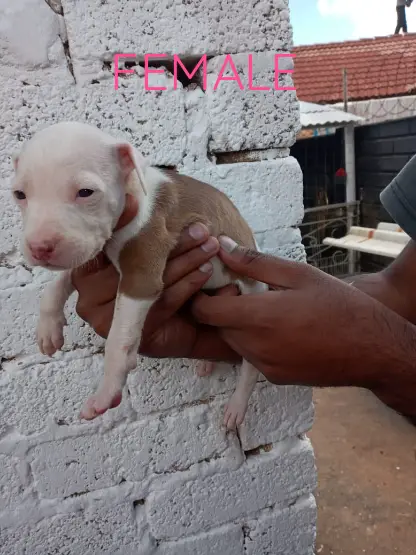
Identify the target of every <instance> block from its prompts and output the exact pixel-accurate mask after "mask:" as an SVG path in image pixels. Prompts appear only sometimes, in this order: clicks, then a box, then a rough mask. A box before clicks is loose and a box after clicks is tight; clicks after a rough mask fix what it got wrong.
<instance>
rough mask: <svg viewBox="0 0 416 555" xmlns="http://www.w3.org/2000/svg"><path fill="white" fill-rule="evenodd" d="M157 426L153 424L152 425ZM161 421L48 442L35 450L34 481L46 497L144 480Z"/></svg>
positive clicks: (50, 497) (86, 491) (41, 493)
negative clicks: (158, 423)
mask: <svg viewBox="0 0 416 555" xmlns="http://www.w3.org/2000/svg"><path fill="white" fill-rule="evenodd" d="M152 426H153V427H152ZM156 426H157V422H153V423H152V424H149V423H146V424H144V423H137V424H132V425H130V426H128V427H127V429H123V428H121V429H116V430H112V431H110V432H109V433H107V434H99V433H98V434H95V435H93V436H90V435H87V436H83V437H74V438H69V439H66V440H60V441H54V442H49V443H44V444H41V445H39V446H38V447H35V448H34V449H33V451H32V453H31V459H32V461H33V462H32V465H31V466H32V472H33V478H34V484H35V486H36V489H37V490H38V491H39V494H40V496H41V497H42V498H47V499H54V498H59V499H62V498H66V497H69V496H71V495H74V494H85V493H88V492H90V491H94V490H98V489H103V488H108V487H110V486H114V485H117V484H120V483H122V482H123V481H126V480H131V481H140V480H143V479H144V477H145V476H146V473H147V467H148V464H149V462H150V460H151V455H150V452H151V441H152V438H154V436H155V433H156V430H155V427H156Z"/></svg>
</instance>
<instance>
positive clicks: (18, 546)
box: [0, 503, 137, 555]
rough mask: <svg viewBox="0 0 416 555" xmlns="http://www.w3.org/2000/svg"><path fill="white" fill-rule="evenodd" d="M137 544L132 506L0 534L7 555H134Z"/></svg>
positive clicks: (117, 506) (69, 516)
mask: <svg viewBox="0 0 416 555" xmlns="http://www.w3.org/2000/svg"><path fill="white" fill-rule="evenodd" d="M22 511H24V508H23V507H22ZM136 541H137V538H136V524H135V520H134V510H133V504H131V503H121V504H120V503H119V504H115V505H114V506H113V507H111V508H109V507H94V508H91V509H89V510H86V511H77V512H72V513H69V514H58V515H56V516H53V517H51V518H46V519H43V520H40V521H39V522H34V523H32V524H27V525H23V526H19V527H18V528H17V529H5V528H2V529H1V530H0V545H1V546H2V547H1V549H2V552H3V553H7V555H23V554H28V555H29V554H30V555H46V554H52V553H54V554H55V553H56V554H58V553H59V554H62V555H64V554H65V555H67V554H69V553H71V555H97V554H98V553H99V554H100V555H133V554H135V553H137V546H135V542H136Z"/></svg>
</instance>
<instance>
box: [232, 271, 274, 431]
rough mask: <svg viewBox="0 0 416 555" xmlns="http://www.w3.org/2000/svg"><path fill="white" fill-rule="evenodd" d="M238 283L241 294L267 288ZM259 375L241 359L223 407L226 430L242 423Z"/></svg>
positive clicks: (258, 284)
mask: <svg viewBox="0 0 416 555" xmlns="http://www.w3.org/2000/svg"><path fill="white" fill-rule="evenodd" d="M239 285H240V290H241V294H242V295H248V294H250V293H251V294H255V293H262V292H264V291H267V290H268V286H267V285H266V284H264V283H260V282H255V283H253V284H250V285H249V284H247V283H245V282H241V283H240V284H239ZM259 376H260V372H259V371H258V370H257V369H256V368H255V367H254V366H253V365H252V364H250V363H249V362H248V361H247V360H243V363H242V365H241V370H240V375H239V377H238V380H237V385H236V388H235V391H234V393H233V394H232V396H231V398H230V400H229V401H228V403H227V405H226V407H225V414H224V425H225V426H226V427H227V429H228V430H235V429H236V428H237V426H240V425H241V424H242V423H243V421H244V417H245V415H246V412H247V407H248V403H249V401H250V397H251V394H252V393H253V391H254V388H255V387H256V383H257V380H258V378H259Z"/></svg>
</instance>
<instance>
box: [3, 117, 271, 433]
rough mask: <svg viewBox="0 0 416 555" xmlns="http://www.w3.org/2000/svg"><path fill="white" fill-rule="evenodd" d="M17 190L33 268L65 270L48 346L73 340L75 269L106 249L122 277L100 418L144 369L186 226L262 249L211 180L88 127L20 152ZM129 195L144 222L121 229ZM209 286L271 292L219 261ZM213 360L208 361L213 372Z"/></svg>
mask: <svg viewBox="0 0 416 555" xmlns="http://www.w3.org/2000/svg"><path fill="white" fill-rule="evenodd" d="M14 166H15V177H14V180H13V194H14V197H15V199H16V202H17V203H18V206H19V207H20V209H21V212H22V216H23V222H24V231H23V238H22V250H23V253H24V255H25V258H26V260H27V261H28V263H29V264H31V265H34V266H43V267H45V268H49V269H50V270H56V271H60V274H59V275H58V277H57V279H56V280H55V281H52V282H51V283H50V284H48V286H47V287H46V290H45V293H44V295H43V298H42V300H41V305H40V318H39V323H38V330H37V337H38V343H39V348H40V350H41V351H42V352H43V353H44V354H48V355H50V356H52V355H53V354H54V353H55V352H56V350H58V349H60V348H61V347H62V346H63V328H64V326H65V324H66V322H65V317H64V307H65V303H66V301H67V299H68V297H69V296H70V295H71V294H72V292H73V286H72V283H71V270H72V269H74V268H76V267H78V266H81V265H83V264H85V263H86V262H88V261H90V260H93V259H94V258H95V257H96V256H97V254H98V253H99V252H100V251H102V250H105V252H106V254H107V256H108V257H109V258H110V260H111V261H112V263H113V264H114V266H115V267H116V268H117V270H118V271H119V273H120V282H119V288H118V292H117V298H116V304H115V310H114V316H113V321H112V325H111V329H110V332H109V335H108V338H107V341H106V345H105V357H104V375H103V378H102V380H101V382H100V385H99V387H98V389H97V391H96V392H95V393H94V394H93V395H92V396H91V397H90V398H89V399H88V400H87V401H86V403H85V404H84V407H83V409H82V411H81V417H82V418H85V419H93V418H95V417H96V416H98V415H100V414H103V413H104V412H105V411H106V410H108V409H110V408H113V407H115V406H117V405H118V404H119V403H120V401H121V397H122V390H123V387H124V385H125V383H126V379H127V375H128V372H129V371H130V370H132V369H134V368H135V367H136V365H137V352H138V347H139V345H140V340H141V334H142V329H143V325H144V322H145V319H146V316H147V314H148V311H149V309H150V307H151V306H152V304H153V303H154V302H155V301H156V299H157V298H158V297H159V295H160V294H161V292H162V289H163V281H162V277H163V272H164V268H165V265H166V261H167V258H168V255H169V252H170V251H171V250H172V249H173V247H174V246H175V244H176V242H177V240H178V237H179V234H180V232H181V231H182V230H183V229H184V227H186V226H188V225H189V224H191V223H194V222H201V223H204V224H206V225H207V226H208V228H209V230H210V233H211V235H214V236H219V235H220V234H225V235H228V236H229V237H231V238H232V239H234V240H235V241H236V242H237V243H239V244H241V245H244V246H247V247H255V241H254V238H253V234H252V232H251V230H250V228H249V226H248V224H247V223H246V222H245V220H244V219H243V218H242V216H241V215H240V213H239V212H238V210H237V208H236V207H235V206H234V205H233V204H232V202H231V201H230V200H229V199H228V197H227V196H226V195H224V194H223V193H221V192H220V191H218V190H216V189H215V188H214V187H211V186H210V185H208V184H206V183H202V182H200V181H197V180H195V179H192V178H190V177H186V176H182V175H179V174H178V173H176V172H174V171H161V170H158V169H157V168H154V167H151V166H150V165H149V164H148V162H147V161H146V159H144V158H143V157H142V156H141V154H140V153H139V152H137V150H135V149H134V148H133V147H132V146H131V145H130V144H128V143H125V142H122V141H119V140H116V139H114V138H112V137H111V136H109V135H107V134H106V133H103V132H102V131H100V130H98V129H96V128H94V127H92V126H89V125H86V124H80V123H72V122H63V123H59V124H56V125H52V126H50V127H48V128H46V129H44V130H42V131H40V132H39V133H37V134H36V135H35V136H34V137H33V138H32V139H31V140H29V141H28V142H27V143H26V144H25V145H24V146H23V148H22V150H21V152H20V154H18V155H16V156H15V157H14ZM126 193H130V194H133V195H135V196H136V197H137V198H138V203H139V210H138V215H137V216H136V217H135V218H134V220H133V221H132V222H131V223H129V224H128V225H127V226H126V227H124V228H123V229H120V230H119V231H117V232H113V230H114V228H115V226H116V224H117V221H118V219H119V217H120V215H121V214H122V212H123V210H124V206H125V196H126ZM213 265H214V272H213V275H212V277H211V278H210V279H209V281H208V282H207V283H206V285H205V288H206V289H213V288H214V289H215V288H218V287H222V286H224V285H227V284H228V283H231V282H233V283H237V284H238V285H239V287H240V289H241V292H242V294H247V293H254V292H260V291H263V290H265V289H267V286H265V285H264V284H261V283H258V282H253V281H251V280H248V279H240V278H238V276H235V275H231V274H230V273H229V272H228V271H226V270H225V268H224V267H223V265H222V264H221V262H220V260H219V259H218V258H215V259H214V260H213ZM212 369H213V363H210V362H207V363H202V364H200V366H199V374H200V375H204V374H205V375H206V374H207V373H209V372H210V371H212ZM257 377H258V372H257V370H256V369H255V368H254V367H253V366H252V365H250V364H249V363H248V362H246V361H244V362H243V365H242V369H241V374H240V377H239V379H238V383H237V386H236V389H235V391H234V393H233V395H232V397H231V398H230V400H229V402H228V404H227V408H226V414H225V420H224V422H225V424H226V426H227V427H228V428H229V429H234V428H235V426H236V425H239V424H241V422H242V421H243V419H244V415H245V412H246V409H247V405H248V401H249V398H250V395H251V393H252V391H253V389H254V387H255V384H256V382H257Z"/></svg>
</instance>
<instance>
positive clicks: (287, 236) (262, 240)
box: [256, 227, 302, 251]
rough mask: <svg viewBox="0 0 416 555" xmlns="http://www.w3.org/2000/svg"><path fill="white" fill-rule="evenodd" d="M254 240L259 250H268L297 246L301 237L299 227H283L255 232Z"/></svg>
mask: <svg viewBox="0 0 416 555" xmlns="http://www.w3.org/2000/svg"><path fill="white" fill-rule="evenodd" d="M256 242H257V245H258V247H259V250H260V251H270V250H273V249H277V248H289V247H295V246H299V245H301V243H302V237H301V234H300V230H299V228H297V227H296V228H295V227H284V228H280V229H270V230H268V231H264V232H262V233H256Z"/></svg>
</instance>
